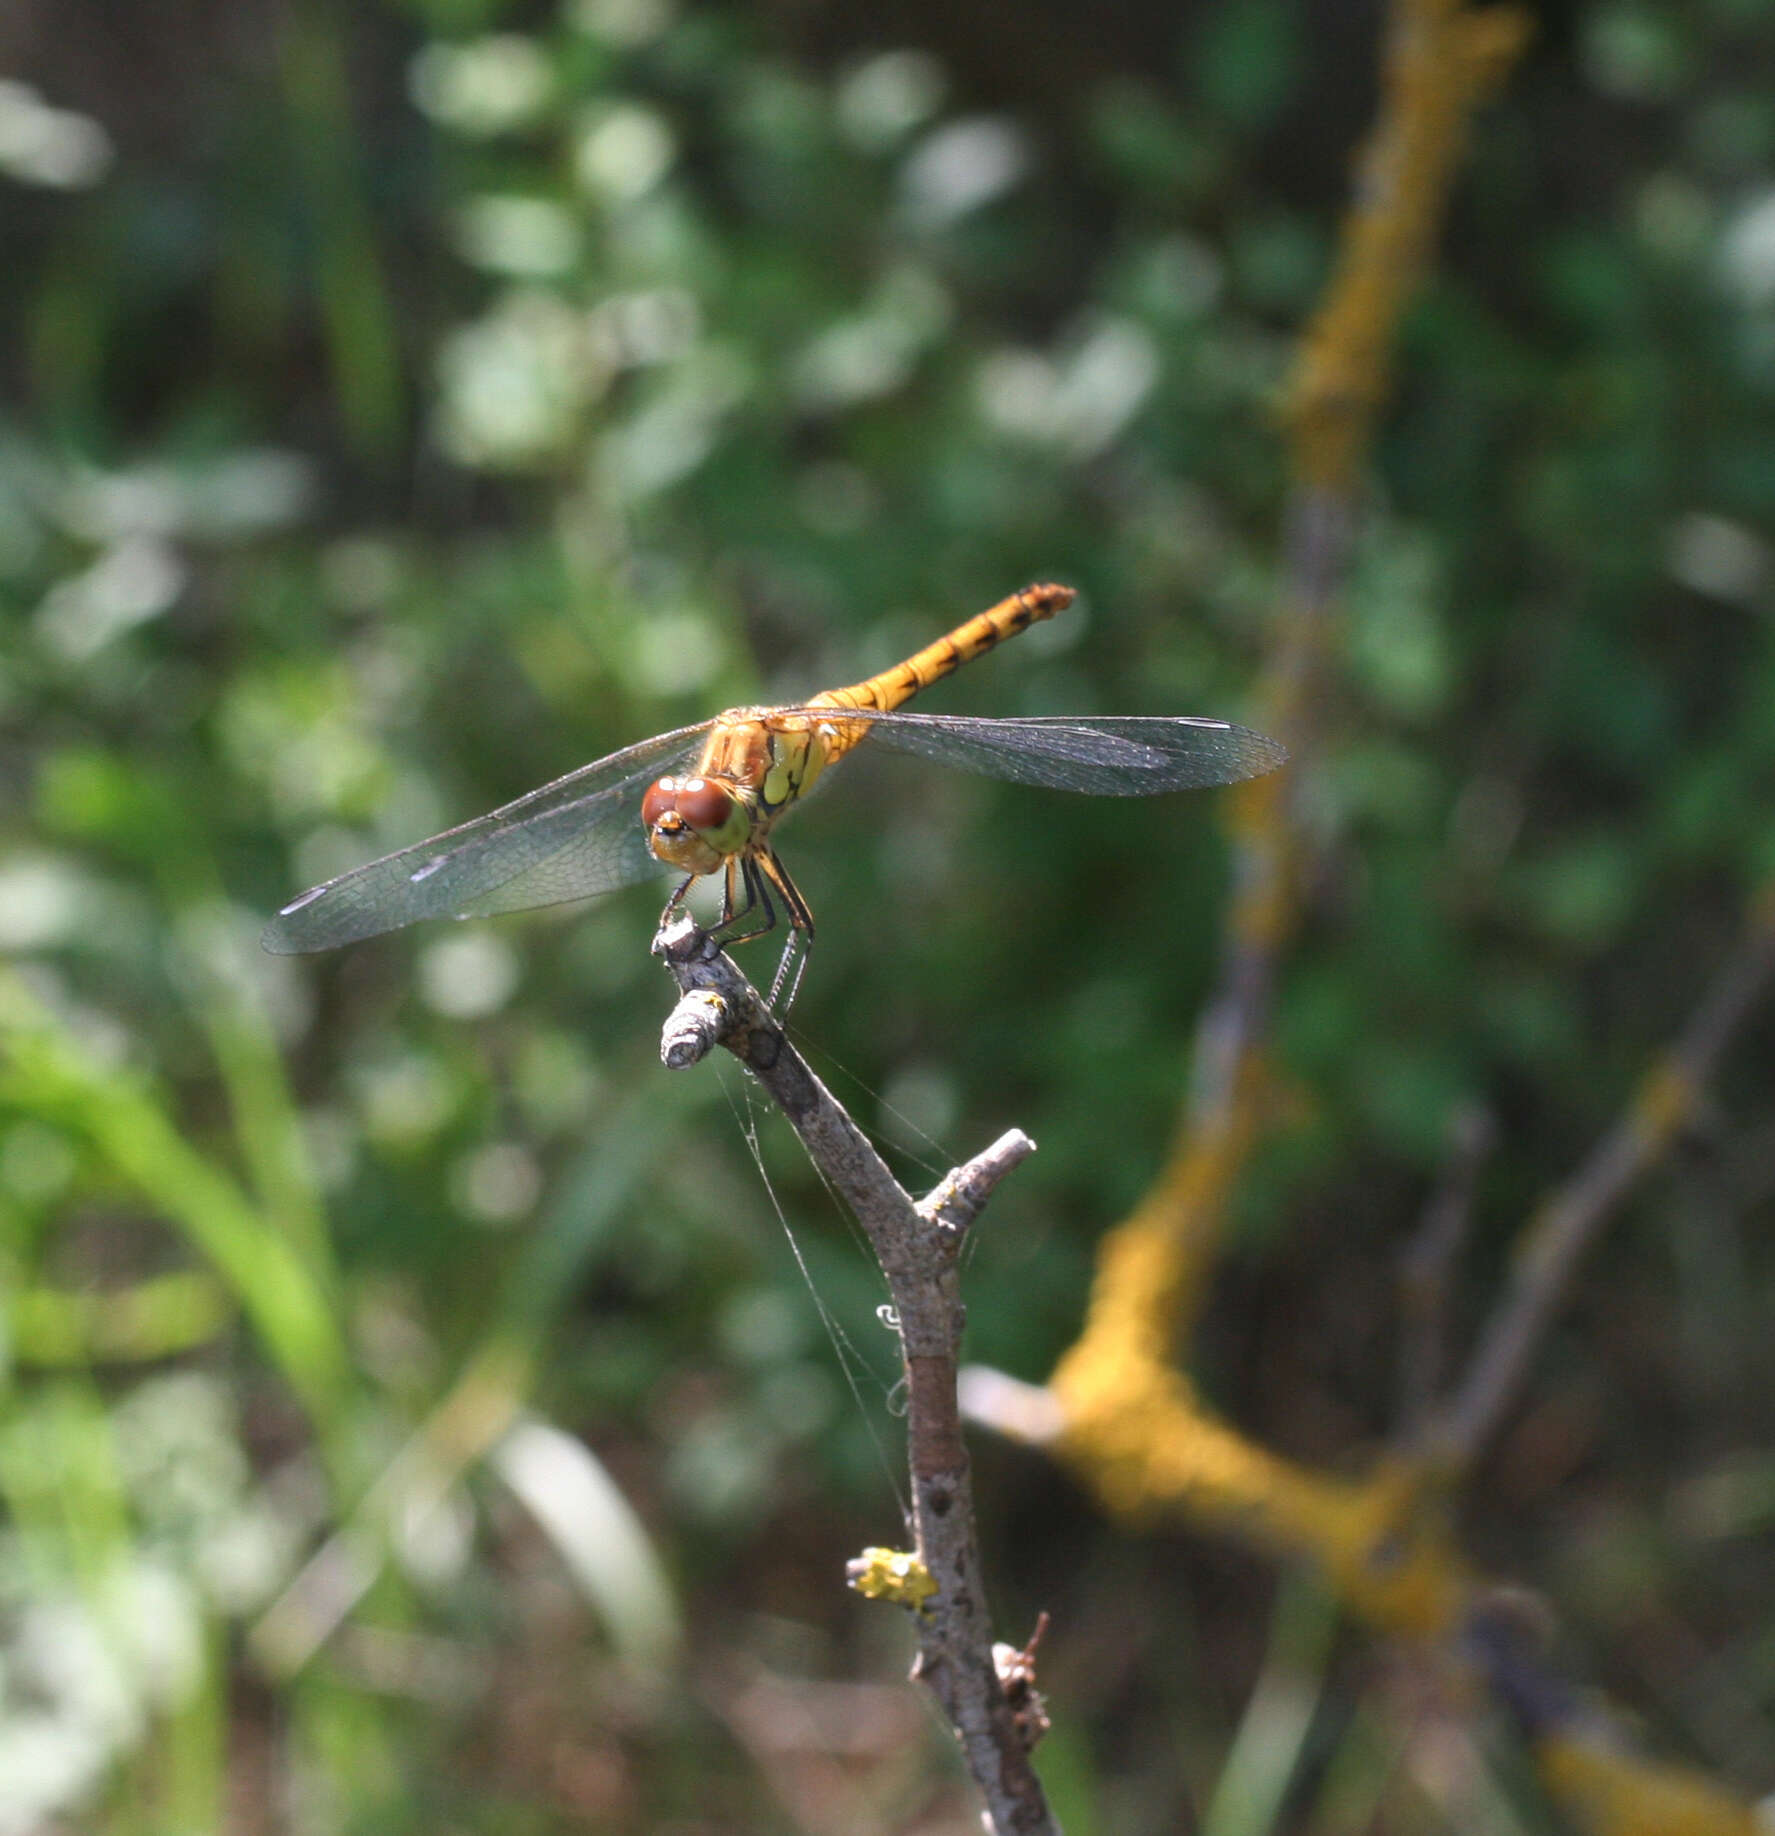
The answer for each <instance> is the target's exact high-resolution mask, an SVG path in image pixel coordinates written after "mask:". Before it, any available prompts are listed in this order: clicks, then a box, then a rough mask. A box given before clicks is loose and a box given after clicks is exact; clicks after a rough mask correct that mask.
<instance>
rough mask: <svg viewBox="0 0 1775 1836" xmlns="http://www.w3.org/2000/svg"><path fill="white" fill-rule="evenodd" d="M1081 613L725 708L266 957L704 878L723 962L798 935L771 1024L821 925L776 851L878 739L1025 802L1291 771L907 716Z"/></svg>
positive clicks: (287, 931) (439, 847)
mask: <svg viewBox="0 0 1775 1836" xmlns="http://www.w3.org/2000/svg"><path fill="white" fill-rule="evenodd" d="M1073 598H1074V593H1073V590H1072V589H1071V588H1070V587H1064V586H1057V585H1054V584H1052V583H1040V584H1037V585H1033V586H1027V587H1024V588H1023V589H1022V590H1021V591H1020V592H1016V593H1013V594H1011V595H1010V597H1009V598H1007V599H1003V600H1001V601H1000V602H999V603H998V604H997V605H996V606H992V607H990V608H989V609H988V610H987V611H985V612H981V613H978V614H976V616H974V617H973V618H970V619H968V620H966V621H965V622H964V623H962V624H960V625H958V626H956V628H955V629H954V630H953V631H951V632H949V633H948V634H947V635H946V636H944V637H940V638H938V639H937V640H936V642H934V643H932V644H927V645H926V646H925V647H924V648H923V649H922V650H919V651H917V652H915V653H914V654H913V655H912V656H910V657H908V658H907V659H906V660H905V661H904V662H903V663H897V664H895V665H894V667H893V668H891V669H887V670H883V671H882V672H881V673H880V674H879V675H875V676H870V677H869V678H867V679H866V680H865V681H862V682H858V683H854V684H853V685H852V686H851V687H849V688H839V689H828V690H826V691H825V692H824V693H823V694H818V695H815V696H813V697H811V698H810V699H809V700H807V701H805V702H803V703H800V704H799V705H795V706H787V707H753V708H729V709H727V710H726V712H724V713H721V714H717V715H716V716H715V717H714V718H713V719H712V720H704V721H699V722H698V723H697V724H696V725H694V726H690V727H677V728H674V729H673V731H671V732H670V733H661V734H657V735H655V736H654V738H652V739H646V740H642V741H641V742H640V743H639V744H638V745H634V746H629V747H626V748H625V749H624V750H622V751H621V752H613V753H611V754H610V755H609V757H607V758H602V759H598V760H596V761H595V762H594V763H592V764H590V765H584V766H581V767H580V769H579V770H578V771H573V772H569V773H568V774H567V776H566V777H564V778H557V779H556V780H555V781H554V783H552V784H545V785H543V786H542V788H541V789H540V790H533V791H531V792H530V793H529V794H528V795H527V796H523V797H520V798H518V799H517V801H516V802H515V803H508V804H505V805H504V806H503V807H502V808H500V809H497V810H494V811H492V812H490V813H489V814H488V815H485V816H481V817H477V818H476V819H475V820H474V821H473V822H467V823H464V824H462V826H461V827H460V828H455V829H446V830H445V831H444V832H443V834H441V835H434V836H431V837H430V838H429V839H428V840H426V841H422V842H418V843H415V844H414V845H413V846H412V847H408V848H402V849H400V850H398V851H397V852H395V853H393V854H388V855H384V856H383V857H382V859H380V860H376V861H371V862H369V863H368V865H366V866H363V867H355V868H353V869H352V870H351V871H350V872H349V873H343V874H340V875H339V876H338V878H337V879H332V880H328V881H326V882H324V883H323V884H322V885H319V886H315V887H311V888H310V889H309V890H308V891H307V892H305V893H303V894H302V896H301V897H300V898H298V899H293V900H292V901H291V902H290V903H289V904H288V905H286V906H285V907H284V908H283V910H282V911H280V912H279V913H278V914H277V916H276V917H275V918H273V919H272V920H271V922H270V924H268V925H267V926H266V928H265V933H264V937H263V943H264V946H265V948H266V949H267V950H270V951H272V952H274V953H275V954H278V955H286V954H294V953H301V952H307V951H316V950H332V949H336V948H338V947H339V946H340V945H342V944H351V943H357V942H359V941H361V940H362V939H364V938H367V937H375V936H379V935H380V934H381V933H383V932H385V931H394V930H398V929H400V928H401V927H402V926H403V925H409V924H414V923H417V922H418V921H419V920H420V919H425V918H487V917H492V916H494V915H496V914H498V913H502V912H517V911H525V910H529V909H532V908H534V907H538V906H545V905H558V904H562V903H564V902H566V901H568V900H574V899H589V898H592V897H594V896H595V895H598V894H601V893H607V892H611V891H614V890H615V889H616V888H618V887H621V886H628V885H632V884H634V883H636V882H638V881H640V880H644V879H647V878H650V877H652V876H654V875H656V874H659V873H661V872H665V871H672V872H676V873H681V874H683V876H684V878H683V880H682V881H681V882H680V884H679V885H678V887H677V888H676V889H675V890H674V891H673V893H672V895H671V897H670V898H669V899H668V900H667V901H666V908H665V911H664V912H663V913H662V914H661V919H660V922H661V923H662V924H663V923H665V921H666V920H667V919H668V918H670V917H672V916H674V915H675V914H676V913H677V912H678V910H679V909H680V908H681V907H682V905H683V903H684V898H685V895H686V894H687V893H688V892H689V890H690V888H691V887H692V886H693V885H694V884H695V882H696V881H697V880H698V879H699V878H700V877H702V876H704V875H708V874H714V873H720V874H722V875H723V876H724V880H723V887H722V901H721V915H720V918H719V920H718V922H717V923H716V925H715V927H714V928H713V930H712V931H711V932H710V935H711V936H712V937H713V938H715V940H716V941H717V942H718V943H720V944H721V945H723V946H726V945H729V944H736V943H745V942H748V941H750V940H751V939H753V938H756V937H762V936H764V935H766V934H767V933H768V932H770V931H772V930H774V929H775V928H776V925H777V905H778V903H779V902H780V903H781V905H782V908H783V912H784V913H785V914H786V915H787V917H788V921H789V936H788V940H787V943H786V945H785V947H784V950H783V954H782V958H781V960H780V961H779V963H778V965H777V970H776V975H775V978H774V980H773V982H772V984H771V992H770V1003H771V1005H772V1007H775V1006H776V1003H777V998H778V996H779V995H780V994H782V992H783V989H784V987H785V985H786V986H787V988H788V996H787V1001H786V1002H785V1007H786V1006H787V1002H789V1001H793V1000H794V998H795V993H796V990H797V988H798V987H799V986H800V981H801V973H802V971H803V970H804V969H805V968H806V965H807V956H808V952H809V951H810V949H811V948H812V945H813V937H814V920H813V913H812V911H811V910H810V908H809V906H808V903H807V900H806V899H804V898H803V897H802V895H801V893H800V891H799V890H798V889H797V887H796V885H795V882H794V881H793V880H792V879H791V878H790V877H789V874H788V870H787V869H786V868H785V867H784V866H783V863H782V859H781V857H780V856H779V855H778V853H777V851H776V849H775V847H774V846H773V843H772V836H773V833H774V830H775V827H776V824H777V823H778V822H779V821H780V820H781V819H782V817H783V816H784V815H785V814H786V813H787V812H788V811H789V810H790V809H792V808H793V807H794V805H795V804H796V803H798V802H799V801H800V800H801V799H802V798H803V797H805V796H806V795H807V794H808V792H809V791H811V790H812V789H813V788H814V785H815V784H816V782H818V781H819V779H820V778H821V776H822V775H823V774H824V773H825V772H826V771H827V770H829V769H830V768H831V767H832V766H833V765H834V764H836V763H837V762H838V761H839V760H840V759H842V758H844V757H845V756H846V754H848V753H849V752H851V751H853V750H854V749H855V748H856V747H857V746H858V745H860V744H861V743H862V742H863V741H864V740H868V741H870V742H871V743H872V744H874V745H876V746H878V747H883V748H886V749H888V750H890V751H894V752H902V753H911V754H913V755H914V756H916V757H918V758H921V759H928V760H932V761H935V762H936V763H938V764H941V765H951V766H956V767H958V768H960V769H961V770H963V771H971V772H976V773H979V774H980V775H982V776H985V777H989V778H999V779H1004V780H1008V781H1009V782H1011V783H1013V784H1026V785H1034V786H1038V787H1040V788H1043V789H1048V790H1066V791H1082V792H1085V793H1087V794H1090V795H1095V796H1108V797H1145V796H1151V795H1154V794H1156V793H1159V792H1163V791H1181V790H1196V789H1202V788H1206V787H1208V786H1211V785H1219V784H1232V783H1236V782H1238V781H1239V780H1241V779H1245V778H1253V777H1258V776H1261V775H1262V774H1263V773H1265V772H1269V771H1273V770H1275V768H1276V767H1277V766H1279V765H1281V764H1282V763H1283V762H1284V760H1285V759H1286V757H1287V754H1286V752H1285V751H1284V749H1283V748H1282V747H1281V746H1280V745H1278V744H1277V743H1276V741H1274V740H1272V739H1267V738H1266V737H1265V736H1264V735H1263V734H1261V733H1254V732H1252V731H1251V730H1250V729H1249V728H1246V727H1237V726H1233V725H1232V724H1231V723H1230V722H1228V721H1224V720H1206V719H1200V718H1196V717H1193V716H1187V715H1115V716H1109V717H1099V716H1095V715H1092V716H1082V715H1080V716H1074V715H1039V716H1035V717H1033V718H1027V719H1021V718H1017V719H991V718H981V717H975V716H969V715H956V714H908V713H902V712H900V711H899V710H900V709H901V708H902V707H903V705H904V704H905V703H906V702H908V701H910V700H911V699H912V697H913V696H914V695H917V694H919V693H920V692H921V691H922V690H924V689H928V688H930V687H931V686H932V685H933V684H935V683H937V682H940V681H941V680H942V679H943V678H944V677H945V676H947V675H950V674H951V673H952V672H953V671H955V670H957V669H959V668H960V667H961V665H962V664H964V663H969V662H972V661H973V660H974V659H975V658H976V657H980V656H984V655H985V654H986V652H987V651H989V650H992V649H994V648H996V647H997V646H998V645H999V644H1002V643H1003V642H1004V641H1005V640H1006V639H1007V638H1011V637H1015V636H1016V635H1017V633H1018V632H1020V631H1024V630H1027V629H1028V627H1029V626H1031V625H1033V624H1035V623H1036V622H1037V621H1038V620H1041V619H1047V618H1052V617H1053V616H1054V615H1055V613H1057V612H1061V611H1064V610H1065V609H1066V607H1067V606H1069V605H1071V604H1072V601H1073ZM791 975H792V977H793V979H791Z"/></svg>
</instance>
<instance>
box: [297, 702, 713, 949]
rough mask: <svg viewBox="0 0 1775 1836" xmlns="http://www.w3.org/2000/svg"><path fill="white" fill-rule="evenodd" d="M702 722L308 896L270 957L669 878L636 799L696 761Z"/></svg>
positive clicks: (355, 871)
mask: <svg viewBox="0 0 1775 1836" xmlns="http://www.w3.org/2000/svg"><path fill="white" fill-rule="evenodd" d="M710 725H711V723H710V722H708V721H704V722H702V723H700V724H699V725H697V726H694V727H680V728H678V729H677V730H676V731H675V732H672V733H662V734H659V735H658V736H657V737H655V738H653V739H650V740H643V741H642V742H641V743H640V744H639V745H636V746H630V747H628V748H626V749H625V750H624V751H622V752H613V753H611V754H610V756H609V757H608V758H603V759H599V760H597V761H596V762H595V763H593V764H591V765H585V766H582V767H581V768H580V769H579V770H578V771H574V772H569V773H568V774H567V776H566V777H564V778H557V779H556V780H555V782H554V783H552V784H545V785H544V786H543V787H542V788H541V789H540V790H534V791H531V792H530V793H529V794H528V795H527V796H523V797H520V798H518V800H517V801H516V802H515V803H508V804H505V805H504V806H503V807H502V808H500V809H497V810H494V811H492V812H491V813H490V814H489V815H486V816H480V817H477V818H476V819H475V820H474V821H473V822H466V823H464V824H462V826H461V827H460V828H456V829H447V830H445V831H444V833H443V834H441V835H434V836H432V837H431V838H430V839H429V840H427V841H422V842H418V843H416V844H415V845H414V846H412V847H411V848H402V849H400V850H399V851H398V852H396V853H394V854H387V855H384V856H383V857H382V859H380V860H377V861H371V862H370V863H369V864H368V865H367V866H363V867H354V868H353V869H352V870H351V872H350V873H343V874H341V875H340V876H339V877H338V878H337V879H336V880H328V881H327V882H326V883H325V884H324V885H321V886H315V887H311V888H310V889H309V891H307V892H305V893H304V894H303V895H302V896H301V898H299V899H295V900H292V901H291V902H290V904H288V905H286V906H285V907H284V909H283V910H282V911H281V912H279V913H278V915H277V916H276V917H275V918H273V919H272V921H271V922H270V923H269V924H268V925H267V926H266V927H265V931H264V935H263V937H262V939H261V942H262V943H263V944H264V946H265V948H266V949H267V950H270V951H272V952H273V953H275V954H277V955H280V956H282V955H290V954H294V953H298V952H303V951H309V950H331V949H335V948H337V947H338V946H339V945H340V944H348V943H356V942H358V941H359V940H360V939H362V938H365V937H376V936H379V935H380V934H381V933H382V932H384V931H394V930H398V929H400V927H401V926H402V925H408V924H413V923H416V922H417V921H418V920H419V919H421V918H469V917H488V916H491V915H492V914H493V913H495V912H515V911H523V910H526V909H528V908H530V907H532V906H538V905H558V904H560V903H561V902H563V901H564V900H568V899H589V898H591V897H592V896H593V895H594V894H596V893H603V892H611V891H613V890H614V889H615V888H616V887H618V886H628V885H632V884H633V883H634V882H635V881H637V880H642V879H646V878H647V877H649V875H651V874H654V873H663V872H665V871H666V869H665V868H664V867H662V866H661V864H660V863H659V862H658V861H656V860H655V859H654V858H653V856H652V854H650V853H649V852H648V849H647V841H646V836H645V833H644V832H643V830H642V827H641V813H640V807H639V796H638V794H639V792H640V791H641V790H642V788H643V787H644V786H646V785H647V784H649V783H650V782H651V781H652V780H653V779H654V778H656V777H659V776H660V775H661V774H662V773H664V772H667V771H670V770H671V769H673V768H674V767H676V766H679V765H683V764H686V763H688V762H689V761H690V760H692V759H694V758H696V757H697V756H699V754H700V752H701V749H702V742H703V736H704V735H705V734H706V733H707V732H708V729H709V726H710Z"/></svg>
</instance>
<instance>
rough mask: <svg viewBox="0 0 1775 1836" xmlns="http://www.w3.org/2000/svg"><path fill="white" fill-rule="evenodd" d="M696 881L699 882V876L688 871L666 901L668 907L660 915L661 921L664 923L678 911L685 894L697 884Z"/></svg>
mask: <svg viewBox="0 0 1775 1836" xmlns="http://www.w3.org/2000/svg"><path fill="white" fill-rule="evenodd" d="M696 882H697V876H696V875H695V874H694V873H688V874H686V875H685V876H684V878H683V879H682V880H681V881H680V882H679V883H678V885H677V887H676V888H675V889H674V890H673V893H672V896H671V898H669V899H668V900H667V901H666V909H665V910H664V911H663V912H661V913H660V915H659V921H660V923H661V924H664V923H665V921H666V920H667V919H668V918H670V917H671V916H672V914H673V913H674V912H676V911H677V910H678V908H679V907H680V906H681V905H683V903H684V895H685V894H686V893H687V892H689V891H690V889H691V888H692V887H693V886H694V885H695V884H696Z"/></svg>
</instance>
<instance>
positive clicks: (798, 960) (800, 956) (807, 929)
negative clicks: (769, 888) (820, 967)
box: [756, 848, 814, 1014]
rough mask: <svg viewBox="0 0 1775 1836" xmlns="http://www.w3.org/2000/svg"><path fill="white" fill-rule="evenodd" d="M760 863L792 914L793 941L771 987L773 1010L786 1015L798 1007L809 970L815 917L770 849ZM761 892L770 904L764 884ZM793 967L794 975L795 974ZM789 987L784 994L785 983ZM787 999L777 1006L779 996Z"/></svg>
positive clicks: (761, 853) (760, 851)
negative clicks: (806, 971)
mask: <svg viewBox="0 0 1775 1836" xmlns="http://www.w3.org/2000/svg"><path fill="white" fill-rule="evenodd" d="M756 852H757V861H758V866H759V869H760V871H761V872H762V873H763V875H764V878H765V879H767V880H769V881H770V883H771V884H772V885H773V886H775V887H776V889H777V891H778V892H779V893H781V894H782V896H783V909H784V910H785V911H786V912H787V913H788V914H789V941H788V942H787V943H786V944H784V946H783V954H782V957H781V959H780V960H779V961H778V963H777V972H776V974H775V976H774V977H772V979H771V984H770V1003H769V1004H770V1007H771V1008H772V1010H773V1011H775V1012H777V1013H782V1014H786V1013H787V1012H788V1011H789V1009H790V1007H792V1006H793V1005H794V1002H795V996H796V993H797V991H798V990H799V989H800V987H801V977H802V972H803V971H804V970H805V969H806V968H807V959H808V955H809V953H810V952H811V951H812V949H813V945H814V915H813V913H812V912H811V911H810V910H809V909H808V904H807V901H806V900H805V899H804V898H802V896H801V890H800V888H799V887H797V886H796V884H795V882H794V881H793V880H792V879H790V878H789V875H788V871H787V869H785V867H784V866H783V863H782V862H781V861H780V860H778V859H777V857H776V856H775V855H774V854H773V853H772V852H771V851H770V849H768V848H759V849H758V850H757V851H756ZM759 892H760V893H761V894H763V895H764V897H765V898H766V901H767V902H768V899H769V895H768V894H767V893H765V889H764V884H763V881H760V883H759ZM791 966H793V973H792V974H791ZM785 983H787V984H788V989H787V992H786V993H785V992H784V984H785ZM779 994H780V995H782V996H783V1004H782V1006H781V1007H780V1008H778V1007H777V996H778V995H779Z"/></svg>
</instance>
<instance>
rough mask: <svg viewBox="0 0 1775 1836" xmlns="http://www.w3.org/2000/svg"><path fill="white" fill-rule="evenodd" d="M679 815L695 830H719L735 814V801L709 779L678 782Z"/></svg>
mask: <svg viewBox="0 0 1775 1836" xmlns="http://www.w3.org/2000/svg"><path fill="white" fill-rule="evenodd" d="M677 802H678V814H679V815H680V816H682V817H683V818H684V820H685V821H686V822H687V823H689V824H690V826H691V827H692V828H693V829H697V830H699V831H700V830H708V829H719V828H720V827H721V826H722V824H723V823H725V822H726V821H727V819H728V817H729V816H731V815H732V814H733V799H732V798H731V797H730V796H729V795H728V794H727V792H726V791H724V790H723V789H722V788H721V786H720V785H719V784H716V783H714V782H713V781H712V780H711V779H709V778H680V779H679V780H678V798H677Z"/></svg>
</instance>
